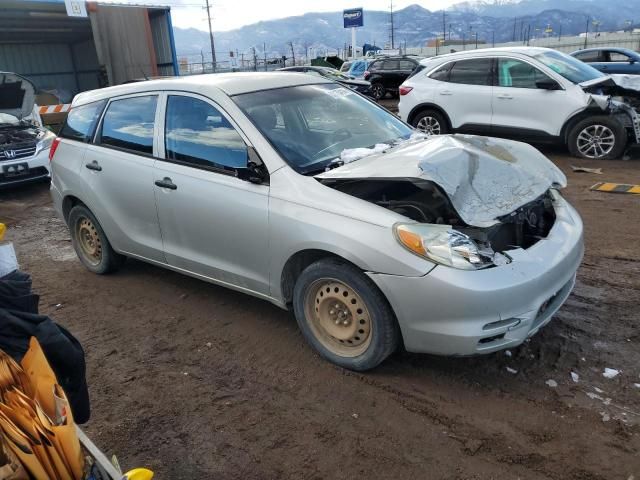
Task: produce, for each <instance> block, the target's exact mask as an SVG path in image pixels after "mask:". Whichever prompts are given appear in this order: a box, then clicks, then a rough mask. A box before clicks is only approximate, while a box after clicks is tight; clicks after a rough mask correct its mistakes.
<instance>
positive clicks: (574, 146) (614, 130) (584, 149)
mask: <svg viewBox="0 0 640 480" xmlns="http://www.w3.org/2000/svg"><path fill="white" fill-rule="evenodd" d="M626 145H627V131H626V129H625V128H624V125H622V124H621V123H620V122H619V121H617V120H615V119H614V118H611V117H608V116H594V117H589V118H585V119H584V120H582V121H580V122H578V123H577V124H576V125H575V126H574V127H573V128H572V129H571V131H570V132H569V137H568V147H569V151H570V152H571V154H572V155H573V156H575V157H582V158H590V159H599V160H605V159H610V158H617V157H619V156H620V155H622V152H624V148H625V146H626Z"/></svg>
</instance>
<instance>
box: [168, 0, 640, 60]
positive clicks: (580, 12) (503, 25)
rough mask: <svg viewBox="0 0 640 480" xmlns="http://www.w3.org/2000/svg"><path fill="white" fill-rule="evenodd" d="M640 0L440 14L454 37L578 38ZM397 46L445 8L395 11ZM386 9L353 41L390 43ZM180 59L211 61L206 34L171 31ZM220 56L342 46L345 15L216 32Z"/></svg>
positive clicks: (472, 7) (464, 8)
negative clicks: (550, 32) (551, 35)
mask: <svg viewBox="0 0 640 480" xmlns="http://www.w3.org/2000/svg"><path fill="white" fill-rule="evenodd" d="M639 12H640V0H625V1H624V2H622V1H616V0H521V1H517V0H493V1H490V0H475V1H468V2H463V3H458V4H456V5H454V6H452V7H450V8H448V9H447V10H446V11H445V13H444V28H445V29H446V31H447V36H449V34H450V35H451V38H452V39H462V38H463V36H464V37H465V38H466V39H469V38H475V35H477V36H478V38H479V39H483V40H486V41H487V43H490V42H491V41H492V40H495V42H496V43H499V42H507V41H511V40H513V39H514V38H515V39H516V40H518V39H520V38H522V37H523V36H524V35H525V34H526V31H527V29H529V31H530V32H531V36H540V35H543V34H544V30H545V28H546V27H547V26H550V27H551V28H552V29H553V31H554V34H558V33H562V35H577V34H579V33H581V32H584V31H585V28H586V26H587V22H588V21H589V28H590V29H591V30H593V29H594V28H596V24H595V23H594V21H596V22H597V28H599V29H600V31H615V30H622V29H624V28H629V27H631V26H634V25H636V24H637V23H640V18H639V17H638V13H639ZM393 21H394V32H395V34H394V39H395V41H394V46H395V47H396V48H397V47H398V46H399V45H406V46H408V47H419V46H424V45H425V44H426V42H428V41H429V40H432V39H434V38H435V37H436V36H438V35H440V36H442V32H443V11H442V10H440V11H430V10H428V9H426V8H424V7H422V6H420V5H410V6H408V7H406V8H403V9H401V10H397V11H395V12H394V16H393ZM389 25H390V15H389V12H384V11H371V10H366V9H365V12H364V27H362V28H359V29H358V32H357V43H358V45H362V44H363V43H365V42H367V43H375V44H376V45H378V46H381V47H384V46H385V45H388V44H390V38H389V31H390V28H389ZM174 31H175V40H176V49H177V52H178V56H179V57H185V56H186V57H191V61H193V55H195V54H197V55H199V54H200V52H201V51H203V52H204V55H205V59H207V58H208V59H210V58H211V57H210V54H209V53H207V52H210V43H209V35H208V33H207V32H204V31H202V30H198V29H195V28H188V29H182V28H175V29H174ZM214 36H215V42H216V55H217V57H218V59H219V60H220V59H221V58H224V59H226V58H228V56H229V52H231V51H234V52H236V51H237V52H239V53H240V54H245V55H249V56H250V55H252V54H253V51H254V50H253V49H255V53H256V54H257V55H259V56H260V57H262V55H264V54H265V53H266V55H267V56H269V57H276V56H280V55H287V56H290V55H291V48H292V47H293V50H294V53H295V55H304V53H303V52H305V51H306V48H308V47H311V48H314V49H316V51H320V52H322V50H323V49H331V50H334V51H335V50H337V49H342V48H344V47H345V46H346V45H348V44H349V43H350V42H351V33H350V31H349V30H346V29H344V28H343V26H342V12H330V13H307V14H305V15H302V16H296V17H287V18H282V19H278V20H269V21H263V22H258V23H254V24H252V25H247V26H244V27H241V28H238V29H235V30H230V31H225V32H215V33H214Z"/></svg>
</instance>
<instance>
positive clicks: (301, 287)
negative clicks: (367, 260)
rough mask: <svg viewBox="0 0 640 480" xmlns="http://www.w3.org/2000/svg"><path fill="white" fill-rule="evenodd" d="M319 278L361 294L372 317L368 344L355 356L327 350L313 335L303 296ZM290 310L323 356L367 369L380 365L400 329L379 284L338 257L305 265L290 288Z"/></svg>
mask: <svg viewBox="0 0 640 480" xmlns="http://www.w3.org/2000/svg"><path fill="white" fill-rule="evenodd" d="M321 278H335V279H336V280H340V281H341V282H344V283H345V284H347V285H348V286H349V287H351V288H352V289H353V290H355V291H356V293H358V295H360V298H362V300H363V301H364V302H365V304H366V306H367V310H368V311H369V314H370V317H371V326H372V329H371V335H372V338H371V343H370V344H369V347H368V348H367V350H366V351H365V352H364V353H362V354H361V355H359V356H357V357H342V356H339V355H336V354H335V353H333V352H331V351H330V350H328V349H327V348H326V347H325V346H324V345H323V344H322V343H321V342H320V341H319V340H318V339H317V338H316V336H315V334H314V332H313V330H312V328H311V326H310V325H309V321H308V320H307V318H306V314H305V305H304V303H305V298H306V297H307V292H308V289H309V287H310V286H311V284H312V283H313V282H314V281H316V280H318V279H321ZM293 310H294V314H295V317H296V321H297V322H298V326H299V328H300V331H301V332H302V335H303V336H304V338H305V339H306V340H307V342H308V343H309V344H310V345H311V346H312V347H313V348H314V349H315V350H316V351H317V352H318V353H319V354H320V356H322V357H323V358H324V359H326V360H328V361H330V362H332V363H334V364H336V365H339V366H341V367H343V368H347V369H349V370H356V371H364V370H369V369H371V368H374V367H376V366H377V365H379V364H380V363H381V362H382V361H383V360H384V359H385V358H387V357H388V356H389V355H390V354H391V353H393V351H394V350H395V349H396V347H397V345H398V342H399V329H398V326H397V321H396V319H395V315H394V313H393V310H392V309H391V306H390V305H389V303H388V302H387V300H386V298H385V297H384V295H383V294H382V292H381V291H380V290H379V289H378V287H377V286H376V285H375V284H374V283H373V281H371V280H370V279H369V278H367V276H366V275H365V274H364V273H362V272H361V271H360V270H359V269H357V268H356V267H354V266H352V265H349V264H347V263H344V262H340V261H339V260H334V259H324V260H319V261H318V262H316V263H313V264H312V265H310V266H309V267H307V268H306V269H305V270H304V271H303V272H302V273H301V274H300V277H299V278H298V280H297V282H296V285H295V287H294V291H293Z"/></svg>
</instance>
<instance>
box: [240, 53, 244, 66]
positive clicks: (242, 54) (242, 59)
mask: <svg viewBox="0 0 640 480" xmlns="http://www.w3.org/2000/svg"><path fill="white" fill-rule="evenodd" d="M240 58H241V60H240V70H244V52H242V53H241V54H240Z"/></svg>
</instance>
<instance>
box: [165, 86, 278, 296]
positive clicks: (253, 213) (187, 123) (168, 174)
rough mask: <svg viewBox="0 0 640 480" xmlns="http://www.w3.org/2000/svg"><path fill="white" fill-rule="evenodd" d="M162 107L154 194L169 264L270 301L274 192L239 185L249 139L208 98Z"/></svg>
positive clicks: (180, 99) (169, 98)
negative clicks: (271, 211)
mask: <svg viewBox="0 0 640 480" xmlns="http://www.w3.org/2000/svg"><path fill="white" fill-rule="evenodd" d="M162 105H163V111H164V112H165V113H164V114H163V118H164V128H163V130H162V132H161V135H160V139H159V143H160V146H161V150H162V160H159V161H158V162H157V163H156V166H155V171H154V183H155V186H154V189H155V196H156V200H157V204H158V215H159V217H160V226H161V229H162V239H163V243H164V251H165V255H166V258H167V262H168V263H169V265H171V266H173V267H176V268H179V269H183V270H186V271H189V272H192V273H196V274H199V275H203V276H205V277H207V278H210V279H214V280H217V281H219V282H221V283H224V284H226V285H233V286H236V287H240V288H241V289H244V290H250V291H252V292H257V293H262V294H268V293H269V267H268V265H269V254H268V252H269V185H268V184H255V183H250V182H249V181H246V180H241V179H240V178H239V177H238V173H239V170H240V169H242V168H245V167H246V166H247V158H248V150H247V145H248V141H247V140H246V137H244V135H243V134H241V132H240V131H239V129H238V128H237V127H236V125H235V124H234V123H232V121H231V119H230V118H229V116H228V115H227V114H226V113H225V112H224V111H223V109H222V108H221V107H220V106H218V105H216V104H215V103H214V102H212V101H211V100H209V99H207V98H205V97H201V96H198V95H192V94H186V93H180V92H172V93H168V94H166V95H164V97H163V100H162ZM274 123H275V121H274ZM159 125H161V124H160V123H159Z"/></svg>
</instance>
